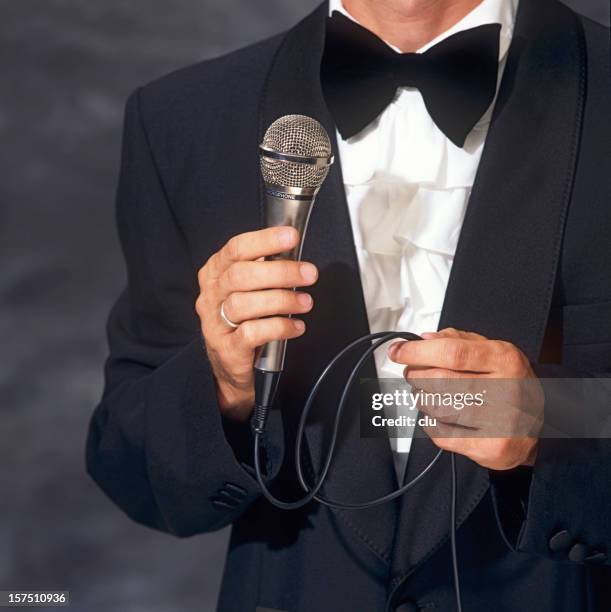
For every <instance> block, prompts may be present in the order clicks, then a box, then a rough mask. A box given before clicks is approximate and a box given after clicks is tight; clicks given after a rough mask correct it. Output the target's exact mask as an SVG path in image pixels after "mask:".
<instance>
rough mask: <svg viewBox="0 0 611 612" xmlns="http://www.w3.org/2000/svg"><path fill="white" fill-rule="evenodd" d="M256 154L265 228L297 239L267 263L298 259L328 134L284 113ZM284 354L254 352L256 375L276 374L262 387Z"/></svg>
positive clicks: (273, 347)
mask: <svg viewBox="0 0 611 612" xmlns="http://www.w3.org/2000/svg"><path fill="white" fill-rule="evenodd" d="M259 155H260V161H261V174H262V175H263V181H264V183H265V226H266V227H278V226H291V227H294V228H295V229H296V230H297V231H298V232H299V236H300V240H299V244H298V245H297V246H296V247H295V248H294V249H292V250H290V251H287V252H286V253H281V254H280V255H276V256H274V257H271V258H270V259H284V260H292V261H298V260H299V259H300V258H301V250H302V247H303V240H304V237H305V233H306V229H307V226H308V220H309V218H310V212H311V211H312V205H313V204H314V199H315V198H316V194H317V193H318V191H319V189H320V187H321V185H322V184H323V182H324V180H325V178H326V177H327V174H328V172H329V167H330V166H331V164H332V163H333V155H332V154H331V141H330V140H329V135H328V134H327V132H326V130H325V128H323V126H322V125H321V124H320V123H319V122H318V121H316V119H312V118H311V117H307V116H305V115H285V116H284V117H280V118H279V119H276V121H274V122H273V123H272V124H271V125H270V126H269V128H268V129H267V131H266V132H265V136H264V138H263V142H262V143H261V144H260V145H259ZM285 352H286V340H279V341H274V342H269V343H268V344H265V345H264V346H262V347H261V349H260V350H259V352H258V354H257V356H256V359H255V371H259V372H263V373H270V374H272V373H275V374H276V376H273V377H270V376H268V377H267V380H268V382H266V383H264V386H268V384H271V383H272V379H275V382H274V387H275V386H276V385H277V379H278V377H279V373H280V372H282V369H283V366H284V355H285ZM263 395H269V394H268V393H263ZM272 395H273V393H272ZM271 400H273V398H271ZM271 400H269V401H271ZM266 403H268V402H266Z"/></svg>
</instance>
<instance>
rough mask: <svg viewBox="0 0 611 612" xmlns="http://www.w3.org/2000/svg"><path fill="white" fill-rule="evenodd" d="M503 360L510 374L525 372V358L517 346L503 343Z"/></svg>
mask: <svg viewBox="0 0 611 612" xmlns="http://www.w3.org/2000/svg"><path fill="white" fill-rule="evenodd" d="M502 345H503V347H502V359H503V362H504V364H505V366H506V368H507V370H508V372H509V373H510V374H519V373H521V372H522V371H523V370H524V366H525V361H526V359H525V357H524V355H523V354H522V353H521V352H520V350H519V349H517V348H516V347H515V346H513V345H512V344H510V343H508V342H503V343H502Z"/></svg>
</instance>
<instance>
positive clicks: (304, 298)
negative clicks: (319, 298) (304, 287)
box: [297, 293, 312, 307]
mask: <svg viewBox="0 0 611 612" xmlns="http://www.w3.org/2000/svg"><path fill="white" fill-rule="evenodd" d="M297 301H298V302H299V304H300V305H301V306H303V307H307V306H311V305H312V296H311V295H310V294H309V293H298V294H297Z"/></svg>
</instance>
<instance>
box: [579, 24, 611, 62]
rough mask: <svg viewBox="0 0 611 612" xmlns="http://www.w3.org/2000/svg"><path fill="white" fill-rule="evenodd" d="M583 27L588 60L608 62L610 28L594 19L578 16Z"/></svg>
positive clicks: (610, 44)
mask: <svg viewBox="0 0 611 612" xmlns="http://www.w3.org/2000/svg"><path fill="white" fill-rule="evenodd" d="M579 20H580V21H581V25H582V27H583V32H584V35H585V40H586V48H587V50H588V58H589V61H590V62H597V63H598V62H603V63H605V64H606V65H608V64H609V51H610V49H611V42H610V41H611V30H610V29H609V27H608V26H604V25H602V24H600V23H597V22H596V21H592V20H591V19H588V18H587V17H583V16H580V17H579Z"/></svg>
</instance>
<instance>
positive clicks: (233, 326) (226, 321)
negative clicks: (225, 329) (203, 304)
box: [221, 301, 240, 329]
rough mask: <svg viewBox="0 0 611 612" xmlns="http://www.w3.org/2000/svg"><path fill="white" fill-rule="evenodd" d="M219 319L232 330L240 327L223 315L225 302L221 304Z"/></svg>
mask: <svg viewBox="0 0 611 612" xmlns="http://www.w3.org/2000/svg"><path fill="white" fill-rule="evenodd" d="M221 319H223V321H224V322H225V323H226V324H227V325H229V327H231V328H232V329H237V328H238V327H240V325H239V324H238V323H234V322H233V321H232V320H231V319H230V318H229V317H228V316H227V315H226V314H225V302H224V301H223V302H221Z"/></svg>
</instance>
